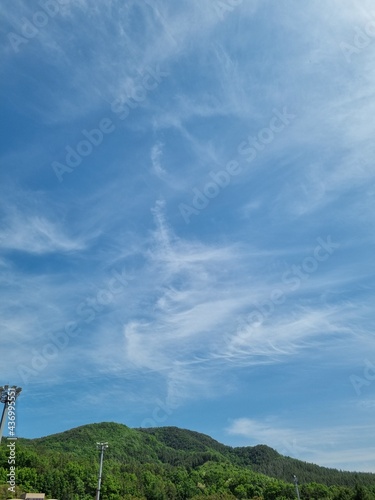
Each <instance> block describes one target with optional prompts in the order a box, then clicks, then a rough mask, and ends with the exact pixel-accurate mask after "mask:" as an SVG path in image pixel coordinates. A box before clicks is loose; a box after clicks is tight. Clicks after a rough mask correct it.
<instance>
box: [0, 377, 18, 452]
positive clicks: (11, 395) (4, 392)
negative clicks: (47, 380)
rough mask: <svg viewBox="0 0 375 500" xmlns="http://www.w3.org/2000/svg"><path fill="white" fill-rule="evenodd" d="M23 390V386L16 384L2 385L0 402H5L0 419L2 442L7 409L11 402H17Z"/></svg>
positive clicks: (0, 387)
mask: <svg viewBox="0 0 375 500" xmlns="http://www.w3.org/2000/svg"><path fill="white" fill-rule="evenodd" d="M21 391H22V388H21V387H17V386H16V385H12V386H11V387H9V385H2V386H0V403H3V404H4V408H3V412H2V414H1V421H0V443H1V438H2V437H3V432H4V426H5V422H6V419H7V409H8V406H9V405H10V404H11V403H13V404H14V403H15V402H16V399H17V398H18V396H19V394H20V392H21Z"/></svg>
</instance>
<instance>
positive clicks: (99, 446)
mask: <svg viewBox="0 0 375 500" xmlns="http://www.w3.org/2000/svg"><path fill="white" fill-rule="evenodd" d="M96 447H97V449H98V450H100V465H99V475H98V489H97V490H96V497H95V500H99V499H100V487H101V484H102V472H103V457H104V450H106V449H107V448H108V443H96Z"/></svg>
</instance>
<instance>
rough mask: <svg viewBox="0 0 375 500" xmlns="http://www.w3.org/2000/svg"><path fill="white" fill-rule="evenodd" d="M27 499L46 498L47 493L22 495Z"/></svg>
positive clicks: (41, 499) (38, 499)
mask: <svg viewBox="0 0 375 500" xmlns="http://www.w3.org/2000/svg"><path fill="white" fill-rule="evenodd" d="M22 497H23V498H24V499H25V500H45V498H46V494H45V493H25V494H24V495H22Z"/></svg>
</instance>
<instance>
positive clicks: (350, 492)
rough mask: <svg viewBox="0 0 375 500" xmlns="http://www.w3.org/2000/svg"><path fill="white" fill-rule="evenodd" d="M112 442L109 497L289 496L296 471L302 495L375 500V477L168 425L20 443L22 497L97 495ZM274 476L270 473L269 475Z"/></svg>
mask: <svg viewBox="0 0 375 500" xmlns="http://www.w3.org/2000/svg"><path fill="white" fill-rule="evenodd" d="M98 441H107V442H108V444H109V448H108V450H106V453H105V460H104V468H103V483H102V492H101V498H102V500H187V499H195V500H199V499H206V500H210V499H211V500H214V499H215V500H233V499H244V500H245V499H253V500H255V499H257V500H288V499H294V498H296V496H295V489H294V485H293V484H292V483H291V478H292V474H296V475H297V476H298V479H299V482H300V493H301V500H307V499H316V500H321V499H322V500H323V499H329V500H371V499H375V474H361V473H350V472H342V471H337V470H334V469H328V468H324V467H318V466H316V465H313V464H307V463H304V462H301V461H298V460H294V459H292V458H289V457H283V456H282V455H280V454H279V453H277V452H276V451H275V450H273V449H272V448H269V447H268V446H265V445H258V446H253V447H246V448H231V447H229V446H225V445H223V444H221V443H218V442H217V441H215V440H214V439H212V438H210V437H209V436H206V435H204V434H199V433H197V432H193V431H188V430H183V429H178V428H176V427H165V428H157V429H129V428H128V427H126V426H125V425H121V424H115V423H102V424H91V425H86V426H83V427H78V428H76V429H72V430H70V431H66V432H63V433H61V434H55V435H52V436H47V437H44V438H40V439H34V440H27V439H19V440H18V442H17V485H18V489H17V495H18V496H19V495H20V494H21V492H22V491H43V492H45V493H46V494H47V496H49V497H53V498H58V499H59V500H89V499H92V498H94V497H95V491H96V482H97V472H98V464H99V453H98V451H97V450H96V447H95V443H96V442H98ZM8 470H9V466H8V464H7V450H6V447H4V446H2V447H1V448H0V500H3V499H6V498H9V496H10V495H9V492H8V491H7V488H6V480H7V476H6V474H7V472H8ZM265 474H266V475H265Z"/></svg>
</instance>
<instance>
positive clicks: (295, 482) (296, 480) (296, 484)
mask: <svg viewBox="0 0 375 500" xmlns="http://www.w3.org/2000/svg"><path fill="white" fill-rule="evenodd" d="M293 481H294V485H295V487H296V494H297V498H298V500H300V496H299V489H298V479H297V476H296V475H295V474H294V475H293Z"/></svg>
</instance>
